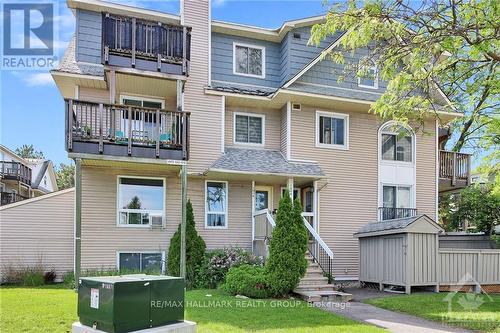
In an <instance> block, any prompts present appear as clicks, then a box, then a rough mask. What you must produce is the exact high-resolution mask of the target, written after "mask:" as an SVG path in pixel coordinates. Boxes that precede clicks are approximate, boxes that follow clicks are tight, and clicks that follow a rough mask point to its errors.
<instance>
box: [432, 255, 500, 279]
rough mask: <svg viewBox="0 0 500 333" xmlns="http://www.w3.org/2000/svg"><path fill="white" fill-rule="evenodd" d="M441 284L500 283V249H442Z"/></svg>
mask: <svg viewBox="0 0 500 333" xmlns="http://www.w3.org/2000/svg"><path fill="white" fill-rule="evenodd" d="M438 259H439V261H438V271H439V283H440V284H441V285H471V284H474V285H475V284H480V285H486V284H500V250H493V249H492V250H488V249H440V250H439V253H438Z"/></svg>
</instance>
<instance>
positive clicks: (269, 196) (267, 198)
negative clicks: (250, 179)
mask: <svg viewBox="0 0 500 333" xmlns="http://www.w3.org/2000/svg"><path fill="white" fill-rule="evenodd" d="M254 209H255V211H256V212H257V211H259V210H262V209H269V211H271V212H272V211H273V188H272V187H271V186H256V187H255V207H254Z"/></svg>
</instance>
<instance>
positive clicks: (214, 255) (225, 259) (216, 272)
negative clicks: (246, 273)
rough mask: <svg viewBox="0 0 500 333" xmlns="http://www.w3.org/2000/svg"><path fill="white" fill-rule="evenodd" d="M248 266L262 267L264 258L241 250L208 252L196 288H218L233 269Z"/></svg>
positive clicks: (198, 274) (228, 249) (199, 271)
mask: <svg viewBox="0 0 500 333" xmlns="http://www.w3.org/2000/svg"><path fill="white" fill-rule="evenodd" d="M243 264H247V265H250V266H262V264H263V259H262V257H258V256H255V255H254V254H253V253H251V252H248V251H245V250H243V249H239V248H226V249H220V250H214V251H210V252H207V253H206V254H205V258H204V260H203V263H202V264H201V266H200V267H199V269H198V273H197V278H196V287H198V288H217V287H218V286H219V285H220V284H221V283H222V282H224V279H225V278H226V274H227V272H228V271H229V269H230V268H232V267H238V266H240V265H243Z"/></svg>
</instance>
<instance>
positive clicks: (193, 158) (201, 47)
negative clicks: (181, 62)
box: [182, 0, 223, 174]
mask: <svg viewBox="0 0 500 333" xmlns="http://www.w3.org/2000/svg"><path fill="white" fill-rule="evenodd" d="M182 4H183V5H182V6H183V11H184V13H183V14H184V24H185V25H186V26H189V27H192V29H193V30H192V32H191V62H190V67H189V79H188V80H187V81H186V86H185V91H184V106H185V110H186V111H188V112H191V121H190V126H191V127H190V151H189V169H188V172H190V173H195V174H199V173H202V172H204V171H206V169H207V168H208V167H209V166H210V165H211V164H212V163H213V162H214V161H215V160H216V159H217V158H218V157H219V156H220V154H221V152H220V138H221V136H222V121H223V119H222V97H221V96H210V95H205V93H204V89H205V87H206V86H207V85H208V70H209V68H208V65H207V64H208V63H209V61H208V54H209V52H210V47H209V45H208V40H209V20H208V15H207V13H208V12H209V8H208V6H209V5H210V3H209V2H208V1H204V0H192V1H183V2H182Z"/></svg>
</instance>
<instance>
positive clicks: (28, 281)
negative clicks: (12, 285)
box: [21, 267, 44, 287]
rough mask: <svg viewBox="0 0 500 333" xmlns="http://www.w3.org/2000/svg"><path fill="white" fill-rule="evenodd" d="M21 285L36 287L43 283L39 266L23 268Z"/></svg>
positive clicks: (42, 274) (42, 273)
mask: <svg viewBox="0 0 500 333" xmlns="http://www.w3.org/2000/svg"><path fill="white" fill-rule="evenodd" d="M21 283H22V285H23V286H27V287H36V286H41V285H43V284H44V272H43V269H41V268H40V267H27V268H25V269H24V270H23V273H22V281H21Z"/></svg>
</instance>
